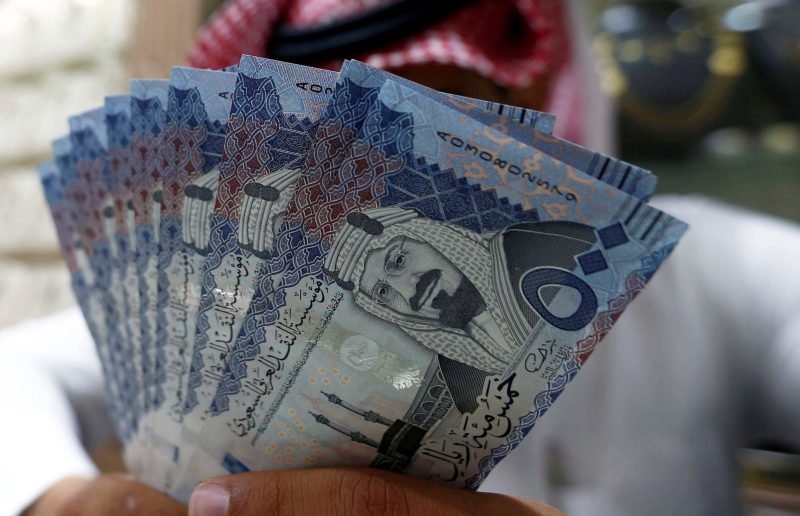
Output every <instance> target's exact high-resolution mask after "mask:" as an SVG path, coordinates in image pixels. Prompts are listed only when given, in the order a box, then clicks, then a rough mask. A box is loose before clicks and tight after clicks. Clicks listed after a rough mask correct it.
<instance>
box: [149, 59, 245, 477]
mask: <svg viewBox="0 0 800 516" xmlns="http://www.w3.org/2000/svg"><path fill="white" fill-rule="evenodd" d="M235 82H236V74H234V73H225V72H214V71H211V70H196V69H191V68H182V67H175V68H173V69H172V74H171V78H170V82H169V95H168V104H167V113H166V115H167V116H166V124H165V126H164V131H163V142H164V146H163V159H164V160H165V162H166V167H165V168H164V173H163V177H162V182H163V190H162V192H163V194H162V198H161V218H160V219H161V226H160V229H159V231H160V233H161V235H160V244H161V246H160V255H159V266H158V274H159V277H158V304H157V306H158V342H159V345H160V346H163V347H164V358H165V361H166V362H165V368H164V374H165V378H164V384H163V392H164V402H163V404H162V405H161V407H160V408H161V410H159V411H158V413H157V414H156V415H154V418H155V419H154V425H155V430H156V433H157V434H158V435H159V436H160V437H161V438H162V439H163V440H165V441H166V442H168V443H174V444H173V446H177V443H180V441H181V426H180V424H181V422H182V420H183V406H184V396H183V393H184V390H185V385H184V384H185V382H186V380H187V374H186V373H187V372H188V355H189V353H190V352H191V350H192V349H193V347H194V346H193V345H194V336H195V321H196V319H197V309H198V306H199V302H200V285H201V283H202V277H203V269H204V265H205V258H206V254H207V252H208V244H209V234H210V230H211V227H210V218H211V213H212V211H213V208H214V201H215V199H216V192H217V187H218V185H219V164H220V161H221V159H222V153H223V142H224V140H225V133H226V131H227V125H228V114H229V113H230V106H231V99H232V97H233V89H234V85H235ZM176 449H177V450H178V451H177V453H173V454H172V457H173V460H174V462H175V463H177V462H178V461H179V460H180V448H179V447H177V448H176ZM175 467H177V466H175ZM163 482H165V483H168V479H164V480H163ZM153 483H157V482H155V481H154V482H153Z"/></svg>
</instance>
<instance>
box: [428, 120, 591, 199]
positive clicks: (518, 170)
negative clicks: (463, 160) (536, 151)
mask: <svg viewBox="0 0 800 516" xmlns="http://www.w3.org/2000/svg"><path fill="white" fill-rule="evenodd" d="M436 135H437V136H438V137H439V138H440V139H441V140H442V141H444V142H445V143H448V144H450V145H451V146H452V147H455V148H456V149H460V150H464V151H465V152H471V153H472V155H473V156H475V157H477V158H478V159H480V160H482V161H485V162H487V163H490V164H491V165H492V166H493V167H495V168H498V169H500V170H508V171H509V173H511V174H513V175H515V176H519V177H523V178H527V179H528V182H530V183H531V184H534V185H536V186H537V187H539V188H541V189H543V190H546V191H547V192H548V193H551V194H555V195H560V196H561V197H563V198H564V199H566V200H567V201H570V202H577V201H578V197H577V196H576V195H575V194H574V193H572V192H562V191H561V189H560V188H559V185H557V184H552V183H550V181H548V180H546V179H544V178H541V177H539V176H537V175H536V174H531V173H530V172H528V171H527V170H523V169H522V167H520V166H519V165H515V164H514V163H510V162H508V161H506V160H504V159H501V158H500V157H499V156H497V155H496V154H494V153H493V152H490V151H488V150H486V149H482V148H480V147H478V146H477V145H474V144H472V143H470V142H468V141H465V140H464V139H462V138H459V137H458V136H455V135H452V134H450V133H447V132H444V131H436Z"/></svg>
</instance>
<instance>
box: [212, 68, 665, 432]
mask: <svg viewBox="0 0 800 516" xmlns="http://www.w3.org/2000/svg"><path fill="white" fill-rule="evenodd" d="M389 79H392V80H394V79H396V78H395V77H394V76H392V75H391V74H388V73H386V72H384V71H381V70H378V69H375V68H372V67H369V66H367V65H365V64H363V63H359V62H357V61H350V62H348V63H347V64H346V65H345V67H344V68H343V70H342V73H341V76H340V78H339V81H338V83H337V92H336V94H335V95H334V97H333V99H332V102H331V105H330V106H329V107H328V109H327V110H326V113H325V116H324V117H323V119H322V120H321V125H320V128H319V130H318V133H317V136H316V138H315V144H314V146H312V151H311V153H310V155H309V157H308V159H307V162H306V165H305V166H306V168H307V169H309V170H313V171H314V172H313V173H317V174H323V173H325V172H324V171H326V170H327V171H332V170H336V169H337V168H338V167H340V166H341V165H342V163H343V161H344V160H345V159H347V156H348V154H347V153H348V152H350V149H351V145H352V143H353V141H354V140H355V138H356V133H357V131H358V130H360V128H361V124H362V123H363V121H364V119H365V115H366V113H367V112H368V109H369V108H368V106H372V104H371V103H370V102H372V103H373V104H374V102H375V99H376V98H377V94H378V92H379V90H380V86H381V85H383V84H384V83H385V82H386V81H387V80H389ZM402 84H404V85H406V86H407V85H409V84H411V85H413V89H414V91H416V92H418V93H421V94H424V95H426V96H428V97H430V98H431V99H434V100H437V101H440V102H444V103H446V104H447V105H449V106H451V107H453V108H454V109H456V110H458V111H459V112H461V113H464V115H465V117H466V118H469V119H472V120H475V121H478V122H481V123H484V124H487V125H488V126H490V127H492V128H494V129H496V130H498V131H499V132H501V133H504V134H508V135H509V136H513V137H514V138H515V139H517V140H518V141H520V142H523V143H527V144H530V145H532V146H534V147H536V148H538V149H541V150H545V152H547V153H548V154H550V155H552V156H554V157H557V158H561V159H562V160H564V161H565V163H566V164H569V165H573V166H575V167H576V168H577V169H578V170H580V171H582V172H586V173H589V174H596V175H598V176H599V177H600V179H602V180H604V181H605V182H607V183H608V184H611V185H615V186H618V187H621V188H623V189H624V190H625V191H627V192H628V193H631V194H632V195H636V196H641V197H643V198H646V197H649V196H650V195H651V194H652V191H653V188H654V187H655V178H654V176H652V175H651V174H650V173H649V172H647V171H646V170H643V169H640V168H638V167H634V166H632V165H628V164H625V163H623V162H619V161H617V160H613V159H611V158H608V157H606V156H603V155H600V154H598V153H594V152H591V151H588V150H586V149H584V148H582V147H580V146H578V145H575V144H572V143H569V142H565V141H563V140H560V139H558V138H555V137H553V136H550V135H548V134H545V133H543V132H541V131H539V130H538V129H536V123H535V122H534V123H533V126H532V127H531V126H526V125H521V124H520V123H517V122H518V121H519V120H520V118H524V115H523V117H520V116H519V115H518V113H519V112H523V113H524V112H525V111H526V110H519V109H518V108H512V107H508V106H505V107H504V106H501V107H500V109H497V110H496V112H491V111H488V110H486V109H482V108H478V107H477V106H478V105H481V104H480V101H475V100H472V99H463V98H454V97H452V96H449V95H446V94H443V93H439V92H435V91H433V90H430V89H428V88H424V87H423V86H420V85H418V84H415V83H410V81H405V80H403V82H402ZM487 107H488V106H487ZM509 116H511V117H513V119H510V118H509ZM391 137H392V136H390V137H389V138H391ZM597 165H600V166H597ZM606 171H609V173H605V172H606ZM280 242H281V243H282V247H281V248H280V249H275V250H274V252H273V254H274V255H275V256H276V257H286V256H290V255H291V250H292V249H293V248H295V246H296V245H297V242H295V241H292V240H285V241H280ZM270 268H271V269H270ZM286 268H287V266H286V265H284V264H283V263H282V262H279V261H276V260H273V261H272V262H270V263H268V264H267V266H266V267H265V268H264V269H262V277H261V278H259V281H258V282H257V286H256V293H255V295H254V301H253V302H252V303H251V305H250V307H249V309H248V314H247V316H246V318H245V321H244V323H243V328H242V331H241V332H240V335H239V336H238V338H237V341H236V345H235V346H234V348H233V350H232V352H231V353H230V354H229V356H228V364H227V367H226V368H225V371H224V372H223V376H222V379H221V380H220V382H219V387H218V389H217V393H216V395H215V396H214V399H213V401H212V403H211V406H210V413H211V414H212V415H221V414H224V413H225V412H227V411H229V410H230V413H228V414H225V416H226V424H228V425H229V426H230V427H231V428H232V429H234V433H235V434H237V435H238V434H246V433H248V432H249V431H250V430H252V427H253V425H254V421H253V418H252V417H251V415H252V414H253V412H254V407H253V403H255V400H256V399H258V395H257V393H258V391H259V390H261V389H260V387H259V386H258V385H257V384H255V383H253V382H258V381H259V378H260V372H261V371H263V370H264V367H265V365H264V364H263V357H260V352H261V350H262V348H261V344H262V343H263V342H264V341H263V340H262V339H263V334H262V333H261V332H262V331H263V327H264V326H265V325H267V324H269V323H271V322H272V321H270V320H269V319H265V318H264V313H271V312H270V303H271V302H272V301H271V299H272V298H271V291H272V288H273V284H274V282H275V279H276V278H277V277H278V276H279V275H280V274H283V273H284V272H285V269H286ZM259 358H261V360H259ZM231 400H232V401H231ZM231 405H233V407H231ZM215 439H218V437H217V436H216V435H215Z"/></svg>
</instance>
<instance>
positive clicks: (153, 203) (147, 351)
mask: <svg viewBox="0 0 800 516" xmlns="http://www.w3.org/2000/svg"><path fill="white" fill-rule="evenodd" d="M168 91H169V83H168V81H166V80H133V81H131V108H130V120H131V158H130V178H129V180H130V187H131V189H132V190H133V212H134V227H135V229H134V238H135V239H136V248H135V249H136V270H137V272H138V276H139V310H140V314H139V320H140V328H141V330H140V331H141V337H142V339H141V346H142V351H141V352H142V354H143V355H147V359H146V361H147V363H149V364H151V371H150V372H149V373H148V381H147V382H145V383H144V386H143V388H144V389H145V390H146V393H145V399H146V400H148V401H147V406H148V407H151V408H157V407H159V406H161V404H162V403H163V401H164V390H163V385H164V382H165V377H166V373H165V368H166V358H165V356H164V348H163V346H162V345H161V344H162V343H160V342H159V341H158V256H159V254H158V252H159V237H160V232H159V228H160V212H161V174H162V172H163V170H164V167H165V162H164V158H163V156H162V149H163V146H162V139H161V136H162V133H163V131H164V126H165V125H166V117H167V115H166V110H167V95H168Z"/></svg>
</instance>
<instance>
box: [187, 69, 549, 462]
mask: <svg viewBox="0 0 800 516" xmlns="http://www.w3.org/2000/svg"><path fill="white" fill-rule="evenodd" d="M242 63H243V65H245V67H251V68H252V67H254V66H255V65H258V66H259V67H261V69H280V70H286V71H289V72H292V73H294V74H295V75H294V76H291V75H290V76H288V79H290V80H294V83H295V84H294V86H295V87H296V88H298V89H299V90H302V91H303V92H306V91H311V92H316V93H322V92H323V86H322V85H321V84H319V81H318V80H316V82H315V80H314V79H310V80H309V79H305V78H303V75H302V74H300V73H298V72H303V70H302V69H298V68H297V67H295V66H294V65H287V64H286V63H275V62H273V61H270V60H265V59H259V58H253V57H245V58H243V61H242ZM278 67H280V68H278ZM245 69H246V68H245ZM308 70H309V71H314V70H313V69H308ZM314 72H315V73H323V72H321V71H314ZM284 73H286V72H284ZM304 73H308V72H304ZM324 74H325V75H326V76H330V73H328V72H324ZM297 77H300V79H297ZM284 79H287V76H284ZM375 91H376V92H377V90H375ZM443 96H444V95H443ZM444 97H446V98H451V97H450V96H444ZM459 99H460V102H462V104H463V109H464V110H465V111H474V110H475V109H476V106H482V107H483V108H485V109H486V110H489V109H492V110H495V111H496V112H499V113H503V116H502V117H500V118H502V119H503V120H509V119H510V118H513V119H514V121H515V122H514V123H515V124H516V125H519V124H524V125H519V126H520V127H526V128H528V130H530V127H539V128H542V129H543V130H552V125H553V118H552V116H550V115H547V114H544V113H540V112H537V111H533V110H528V109H522V108H514V107H511V106H504V105H499V104H492V103H488V102H484V101H478V100H474V99H463V98H459ZM343 102H346V99H344V100H343ZM362 104H364V102H362ZM342 105H344V104H342ZM331 109H334V108H332V107H331V106H327V107H326V110H331ZM346 109H347V110H348V111H349V112H350V113H349V115H350V116H348V117H347V130H348V131H349V133H348V134H351V135H354V134H355V130H357V128H358V126H359V124H360V123H361V122H362V121H363V116H361V117H359V112H358V110H352V109H351V108H350V107H349V106H346ZM481 112H483V109H481ZM487 113H489V114H491V112H488V111H487ZM475 115H476V116H478V115H477V113H475ZM315 138H316V139H319V138H320V136H319V132H318V133H317V134H316V136H315ZM337 145H338V146H339V148H346V145H347V143H346V142H344V141H342V140H339V142H338V143H337ZM234 159H235V158H234ZM327 163H333V161H332V160H328V162H327ZM298 176H299V171H283V172H281V174H278V175H272V176H271V178H272V179H273V181H274V184H275V185H281V188H282V192H283V193H281V194H280V197H282V198H283V201H282V202H267V201H266V200H265V199H257V198H256V197H253V196H249V197H248V196H247V194H245V200H244V201H243V203H242V213H241V214H240V217H241V220H247V221H248V223H247V225H245V224H242V223H241V220H240V224H239V228H238V233H237V239H238V243H239V245H240V246H244V247H245V250H246V251H251V250H252V249H247V246H248V245H249V244H248V242H249V241H248V238H251V239H252V241H253V242H255V244H256V245H257V246H258V247H259V250H260V253H261V254H260V255H258V256H256V257H254V258H253V260H255V259H256V258H258V259H259V262H260V261H262V260H263V261H264V262H263V265H262V266H261V267H251V268H248V270H250V269H252V270H253V271H254V272H253V274H252V279H250V280H249V281H250V282H257V281H259V280H260V279H261V276H262V274H261V271H262V270H269V271H274V270H276V269H280V266H276V261H278V262H279V261H280V260H281V256H280V253H275V254H273V255H270V254H269V250H270V249H271V247H270V245H271V234H272V233H274V231H275V229H276V228H277V226H278V225H279V224H280V217H281V215H282V212H283V209H284V208H285V205H286V202H287V201H288V197H289V196H290V195H291V188H292V186H293V184H294V181H296V179H297V177H298ZM267 181H268V180H267ZM271 185H272V183H269V182H265V183H263V186H265V187H266V188H263V191H268V190H270V189H273V190H274V188H272V186H271ZM254 186H255V185H254ZM276 197H278V196H277V195H276ZM259 262H255V263H259ZM250 263H251V264H252V263H253V262H252V261H251V262H250ZM267 265H268V266H269V267H267ZM237 294H241V297H240V299H242V301H247V300H248V299H249V297H247V296H250V295H251V293H250V291H249V289H242V291H240V292H237ZM251 308H252V307H251ZM237 315H238V314H237ZM251 322H252V321H251ZM231 325H232V326H234V328H235V327H236V325H238V322H236V321H235V320H234V321H231ZM249 337H250V335H248V338H249ZM234 342H235V343H234V344H233V345H229V344H226V348H225V349H226V351H225V353H224V354H221V355H220V357H221V358H224V359H226V360H227V362H228V367H226V368H225V369H224V370H221V371H219V372H215V374H207V375H206V376H207V377H209V378H208V380H209V381H208V383H209V384H210V386H211V387H212V388H214V387H216V390H215V391H214V392H215V394H216V396H215V397H214V400H213V401H212V402H211V406H210V407H209V405H208V394H206V396H205V400H204V401H203V402H201V403H198V405H197V409H196V410H195V411H194V412H193V413H192V416H191V417H194V418H198V417H199V418H200V420H201V421H200V422H198V423H196V424H194V425H192V424H189V425H186V426H187V427H188V428H191V427H192V426H194V427H199V424H200V423H201V422H202V421H203V420H205V419H206V417H207V416H213V415H216V414H218V413H219V412H221V411H224V410H226V409H227V406H226V407H225V408H224V409H222V410H220V408H219V406H218V405H217V404H218V403H225V404H227V401H228V398H227V397H221V396H220V393H225V394H228V392H227V390H226V389H225V388H224V387H217V384H220V385H223V384H224V385H229V383H226V382H225V380H222V381H220V379H219V376H220V373H222V374H225V375H228V374H230V360H231V358H232V357H234V356H236V357H241V356H242V353H241V352H242V350H241V349H240V347H239V345H238V342H236V341H234ZM227 350H230V352H229V351H227ZM212 356H213V355H212ZM222 361H223V360H220V362H222ZM203 365H204V364H203ZM251 365H252V364H251ZM256 367H257V365H256ZM239 376H241V374H239ZM251 390H252V387H251ZM230 394H231V395H233V394H235V393H230ZM247 395H250V392H249V391H248V392H247ZM249 402H250V400H248V399H242V398H238V399H237V398H235V397H234V400H233V403H234V405H236V408H237V409H238V411H237V413H236V414H234V415H233V416H232V417H231V418H229V419H239V418H241V417H242V416H244V412H246V411H247V410H248V407H249ZM203 407H208V408H207V409H206V410H205V411H203V410H202V408H203ZM239 412H241V413H242V414H239ZM228 424H229V423H228ZM203 425H204V426H203V434H204V435H206V434H209V429H208V427H207V425H206V424H205V423H203ZM210 433H211V435H217V434H215V433H214V432H213V431H211V432H210ZM236 433H237V434H238V433H239V429H237V430H236ZM217 438H219V436H217ZM201 453H202V452H201ZM189 469H190V470H192V472H196V471H197V470H196V468H193V467H192V468H189Z"/></svg>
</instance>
